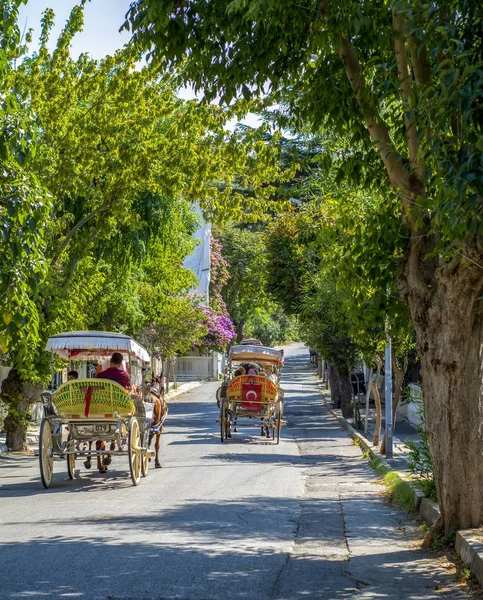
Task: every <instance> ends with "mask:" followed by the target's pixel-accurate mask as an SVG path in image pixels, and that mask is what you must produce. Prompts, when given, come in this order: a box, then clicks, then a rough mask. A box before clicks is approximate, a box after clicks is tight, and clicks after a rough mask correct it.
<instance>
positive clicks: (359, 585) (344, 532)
mask: <svg viewBox="0 0 483 600" xmlns="http://www.w3.org/2000/svg"><path fill="white" fill-rule="evenodd" d="M337 500H338V504H339V511H340V520H341V523H342V537H343V538H344V544H345V547H346V552H347V558H346V560H345V561H344V569H343V571H344V577H346V578H347V579H349V581H352V582H353V583H354V584H355V586H356V587H357V589H358V590H360V589H362V588H365V587H368V586H369V585H370V584H369V583H367V581H362V580H361V579H357V577H354V576H353V575H352V574H351V572H350V571H349V569H348V566H349V563H350V561H351V549H350V546H349V540H348V539H347V528H346V522H345V515H344V507H343V505H342V498H341V495H340V494H337Z"/></svg>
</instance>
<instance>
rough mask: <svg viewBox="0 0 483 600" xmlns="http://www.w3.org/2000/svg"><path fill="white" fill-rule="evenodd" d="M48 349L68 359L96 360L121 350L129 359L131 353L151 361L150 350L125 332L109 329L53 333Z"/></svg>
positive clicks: (133, 355)
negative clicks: (114, 331) (111, 331)
mask: <svg viewBox="0 0 483 600" xmlns="http://www.w3.org/2000/svg"><path fill="white" fill-rule="evenodd" d="M45 349H46V350H49V351H51V352H54V353H55V354H57V355H58V356H60V357H61V358H64V359H66V360H96V359H99V358H103V357H107V356H109V355H110V354H112V353H113V352H119V353H121V354H122V355H123V358H124V360H127V359H128V357H129V355H131V357H132V358H137V359H138V360H142V361H143V362H146V363H148V362H150V360H151V357H150V356H149V353H148V351H147V350H146V349H145V348H143V346H141V344H138V343H137V342H135V341H134V340H133V339H132V338H131V337H129V336H128V335H124V334H123V333H110V332H107V331H70V332H67V333H58V334H57V335H52V336H51V337H50V338H49V339H48V341H47V346H46V347H45Z"/></svg>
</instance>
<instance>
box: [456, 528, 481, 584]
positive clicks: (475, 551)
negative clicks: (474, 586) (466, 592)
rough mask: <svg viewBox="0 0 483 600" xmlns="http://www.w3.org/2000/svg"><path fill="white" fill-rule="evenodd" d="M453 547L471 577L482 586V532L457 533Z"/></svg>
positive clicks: (467, 530)
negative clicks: (468, 569) (467, 568)
mask: <svg viewBox="0 0 483 600" xmlns="http://www.w3.org/2000/svg"><path fill="white" fill-rule="evenodd" d="M455 547H456V552H458V554H459V555H460V556H461V560H462V561H463V562H464V563H465V564H467V565H468V566H469V567H470V570H471V572H472V573H473V575H474V576H475V577H476V579H477V580H478V581H479V582H480V584H482V585H483V530H481V529H480V530H477V529H465V530H461V531H458V532H457V533H456V543H455Z"/></svg>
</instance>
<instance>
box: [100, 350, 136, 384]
mask: <svg viewBox="0 0 483 600" xmlns="http://www.w3.org/2000/svg"><path fill="white" fill-rule="evenodd" d="M122 361H123V358H122V354H121V353H120V352H114V354H113V355H112V356H111V361H110V363H109V368H108V369H106V370H105V371H101V372H100V373H97V374H96V377H98V378H99V379H110V380H111V381H115V382H116V383H119V384H120V385H122V387H125V388H126V389H127V390H129V389H130V387H131V378H130V377H129V373H128V372H127V371H125V370H124V369H123V368H122Z"/></svg>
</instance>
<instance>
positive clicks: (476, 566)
mask: <svg viewBox="0 0 483 600" xmlns="http://www.w3.org/2000/svg"><path fill="white" fill-rule="evenodd" d="M320 394H321V396H322V404H323V405H325V406H326V407H327V408H328V410H329V412H330V413H331V414H332V415H334V416H335V417H336V419H337V420H338V421H339V423H340V424H341V425H342V427H344V429H346V430H347V432H348V433H349V435H350V436H351V437H352V439H353V440H354V441H356V440H357V443H358V444H359V445H360V447H361V450H363V451H366V452H369V454H370V455H371V457H372V458H375V459H377V460H378V462H379V463H380V464H382V466H383V467H384V468H385V469H386V470H387V471H391V472H393V473H395V474H396V475H397V476H398V478H399V479H400V481H401V482H402V484H403V485H406V486H409V487H410V489H411V490H412V494H413V504H414V509H415V510H417V511H418V512H419V513H420V515H421V517H422V518H423V519H424V520H425V521H426V523H427V524H428V525H432V524H433V523H434V522H435V521H436V520H437V519H438V517H439V516H440V511H439V507H438V505H437V503H435V502H432V501H431V500H430V499H429V498H426V496H425V495H424V493H423V492H422V491H421V489H420V488H419V486H418V485H417V482H416V480H415V479H414V477H413V476H412V473H411V470H410V468H409V466H408V462H407V461H408V459H409V448H408V447H407V446H406V445H405V443H404V441H402V440H401V438H403V439H404V440H405V439H407V438H411V439H414V440H415V441H417V438H418V431H417V428H416V427H414V426H413V425H412V424H411V423H409V421H408V420H407V419H406V418H404V417H403V416H402V417H400V416H399V414H398V418H397V422H396V433H397V434H398V436H399V437H396V436H395V437H394V438H393V458H390V459H386V458H385V457H384V456H383V455H381V453H380V451H379V448H378V447H377V446H373V445H372V440H373V435H374V428H375V409H374V408H373V407H371V409H370V413H369V427H368V435H367V438H366V437H364V435H363V430H362V432H361V431H359V430H357V429H356V428H355V427H354V426H353V419H345V418H344V417H343V416H342V412H341V410H340V409H334V408H332V402H331V400H330V391H329V390H326V389H322V388H321V390H320ZM364 415H365V406H364V407H361V416H362V418H363V420H364ZM383 417H384V415H383ZM383 436H384V418H383V424H382V428H381V439H380V441H382V437H383ZM403 436H404V437H403ZM455 549H456V552H457V553H458V554H459V556H460V558H461V560H462V561H463V562H464V563H465V565H467V566H468V567H469V568H470V569H471V572H472V573H473V575H474V576H475V578H476V579H477V580H478V582H479V583H480V585H482V586H483V528H480V529H467V530H460V531H458V532H457V533H456V540H455Z"/></svg>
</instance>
